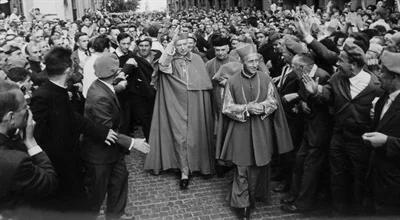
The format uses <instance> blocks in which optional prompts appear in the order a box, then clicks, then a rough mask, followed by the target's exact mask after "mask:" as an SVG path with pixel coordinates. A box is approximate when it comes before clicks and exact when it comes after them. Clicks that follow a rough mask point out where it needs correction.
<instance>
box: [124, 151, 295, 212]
mask: <svg viewBox="0 0 400 220" xmlns="http://www.w3.org/2000/svg"><path fill="white" fill-rule="evenodd" d="M144 160H145V156H144V155H143V154H141V153H139V152H137V151H134V152H132V153H131V155H130V156H128V157H126V162H127V166H128V170H129V173H130V174H129V201H128V205H127V211H128V212H131V213H133V214H134V215H135V219H166V220H174V219H189V220H190V219H193V220H209V219H224V220H225V219H226V220H228V219H237V217H236V214H235V212H234V211H233V210H232V209H231V208H230V207H229V206H228V203H227V201H226V200H225V198H226V195H227V192H228V189H229V187H230V181H231V179H232V172H230V173H228V174H227V175H226V176H225V177H224V178H217V177H212V178H210V179H204V178H203V177H200V176H195V177H193V178H192V179H191V182H190V185H189V189H188V190H186V191H181V190H180V189H179V185H178V176H177V175H175V174H174V173H165V174H161V175H158V176H154V175H151V174H150V173H148V172H145V171H143V164H144ZM280 197H281V195H279V194H276V193H275V194H274V193H273V194H272V201H271V204H269V205H268V204H263V203H257V204H256V209H255V210H253V212H252V214H251V217H252V219H298V218H301V217H302V216H300V215H295V214H287V213H284V212H282V211H281V210H280V209H279V199H280Z"/></svg>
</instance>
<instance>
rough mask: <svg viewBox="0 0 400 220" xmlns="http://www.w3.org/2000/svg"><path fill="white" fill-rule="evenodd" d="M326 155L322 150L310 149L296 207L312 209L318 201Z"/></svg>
mask: <svg viewBox="0 0 400 220" xmlns="http://www.w3.org/2000/svg"><path fill="white" fill-rule="evenodd" d="M325 160H326V153H325V152H324V151H323V150H322V148H320V147H317V148H310V149H309V150H308V153H307V156H306V157H305V159H304V168H303V170H304V172H303V176H302V179H301V187H300V191H299V194H298V197H297V199H296V205H297V206H298V207H299V208H301V209H310V208H311V207H312V205H313V202H315V200H316V195H317V190H318V185H319V183H320V181H319V180H320V178H321V175H320V174H321V173H322V168H323V163H324V161H325Z"/></svg>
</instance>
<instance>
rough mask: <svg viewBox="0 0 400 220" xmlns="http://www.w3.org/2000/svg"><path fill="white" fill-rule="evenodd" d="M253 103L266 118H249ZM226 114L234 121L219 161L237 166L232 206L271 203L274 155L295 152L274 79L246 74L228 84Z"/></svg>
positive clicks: (262, 116) (261, 73)
mask: <svg viewBox="0 0 400 220" xmlns="http://www.w3.org/2000/svg"><path fill="white" fill-rule="evenodd" d="M250 102H256V103H261V104H262V105H263V106H264V113H263V114H262V115H250V114H248V111H247V107H246V105H247V104H249V103H250ZM222 112H223V113H224V114H225V115H227V116H228V117H229V118H230V119H231V120H230V121H229V125H228V130H227V132H226V134H225V140H224V143H223V145H222V148H221V149H217V151H219V152H220V155H219V156H218V158H219V159H221V160H225V161H231V162H232V163H233V164H235V165H236V169H235V175H234V180H233V185H232V191H231V193H230V205H231V206H232V207H236V208H246V207H249V206H254V203H255V199H256V197H257V199H260V200H262V201H269V162H270V161H271V156H272V154H273V152H274V151H277V152H278V153H286V152H289V151H291V150H292V149H293V143H292V141H291V138H290V131H289V128H288V126H287V121H286V118H285V114H284V111H283V108H282V105H281V103H280V100H279V95H278V94H277V92H276V89H275V87H274V86H273V85H272V83H271V78H270V77H269V76H268V75H267V74H265V73H263V72H260V71H257V72H256V74H253V75H252V76H250V75H248V74H247V73H245V72H244V71H241V72H239V73H238V74H235V75H234V76H233V77H231V78H230V79H229V80H228V83H227V85H226V90H225V96H224V101H223V110H222Z"/></svg>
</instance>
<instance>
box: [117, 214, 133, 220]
mask: <svg viewBox="0 0 400 220" xmlns="http://www.w3.org/2000/svg"><path fill="white" fill-rule="evenodd" d="M119 220H135V216H133V214H131V213H124V214H123V215H122V216H121V217H119Z"/></svg>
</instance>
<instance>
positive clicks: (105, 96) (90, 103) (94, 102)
mask: <svg viewBox="0 0 400 220" xmlns="http://www.w3.org/2000/svg"><path fill="white" fill-rule="evenodd" d="M85 116H86V117H87V118H88V119H90V120H92V121H94V122H96V123H99V124H102V125H104V126H106V127H107V128H109V129H113V130H114V131H115V132H118V130H119V127H120V124H121V107H120V105H119V102H118V99H117V96H116V95H115V94H114V92H113V91H112V90H111V89H110V88H108V87H107V85H106V84H105V83H103V82H101V81H100V80H98V79H97V80H96V81H94V82H93V83H92V85H91V86H90V87H89V90H88V94H87V98H86V103H85ZM130 143H131V138H130V137H128V136H126V135H122V134H120V135H119V137H118V144H116V145H112V146H107V145H106V144H105V143H104V140H98V139H93V138H91V137H90V136H84V147H83V149H82V158H83V160H85V161H87V162H90V163H94V164H107V163H113V162H116V161H117V160H119V159H121V158H122V157H123V156H124V154H125V153H126V150H127V149H128V148H129V146H130Z"/></svg>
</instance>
